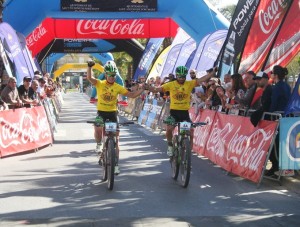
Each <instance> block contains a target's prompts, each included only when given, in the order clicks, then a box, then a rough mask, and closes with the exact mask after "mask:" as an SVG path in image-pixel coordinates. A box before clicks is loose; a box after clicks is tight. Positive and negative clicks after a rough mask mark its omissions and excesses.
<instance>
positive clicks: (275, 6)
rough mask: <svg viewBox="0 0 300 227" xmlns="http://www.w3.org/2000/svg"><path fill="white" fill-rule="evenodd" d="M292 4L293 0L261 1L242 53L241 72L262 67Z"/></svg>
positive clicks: (257, 69)
mask: <svg viewBox="0 0 300 227" xmlns="http://www.w3.org/2000/svg"><path fill="white" fill-rule="evenodd" d="M290 4H291V0H284V1H261V3H260V4H259V6H258V9H257V11H256V14H255V18H256V19H255V20H254V21H253V23H252V26H251V29H250V32H249V35H248V38H247V42H246V45H245V47H244V51H243V53H242V58H241V62H240V63H241V64H240V67H239V72H241V73H245V72H247V71H249V70H252V71H254V72H258V71H259V70H261V69H262V67H263V64H264V62H265V60H266V58H267V56H268V53H269V51H270V49H271V47H272V44H273V42H274V40H275V39H276V36H277V34H278V31H279V29H280V26H281V24H282V22H283V19H284V17H285V14H286V13H287V11H288V9H289V7H290Z"/></svg>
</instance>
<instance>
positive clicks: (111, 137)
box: [87, 121, 134, 190]
mask: <svg viewBox="0 0 300 227" xmlns="http://www.w3.org/2000/svg"><path fill="white" fill-rule="evenodd" d="M87 123H92V124H94V126H96V127H102V126H103V125H99V124H98V123H96V121H87ZM133 123H134V122H123V123H119V125H123V126H126V125H129V124H133ZM116 134H117V123H116V122H109V121H106V122H104V128H103V135H102V141H104V143H103V149H102V153H101V155H100V159H99V164H100V165H101V166H102V181H103V182H104V181H107V188H108V189H109V190H113V187H114V179H115V166H116V165H118V161H119V157H118V155H117V154H116V144H117V141H116V140H117V137H116Z"/></svg>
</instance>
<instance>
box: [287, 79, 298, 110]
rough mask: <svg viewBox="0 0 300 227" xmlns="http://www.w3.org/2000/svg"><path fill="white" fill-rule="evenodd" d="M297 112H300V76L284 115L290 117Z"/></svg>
mask: <svg viewBox="0 0 300 227" xmlns="http://www.w3.org/2000/svg"><path fill="white" fill-rule="evenodd" d="M296 112H297V113H299V112H300V74H299V75H298V80H297V83H296V85H295V87H294V90H293V92H292V95H291V97H290V99H289V102H288V104H287V106H286V108H285V111H284V114H285V115H288V114H290V113H296Z"/></svg>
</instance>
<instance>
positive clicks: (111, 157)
mask: <svg viewBox="0 0 300 227" xmlns="http://www.w3.org/2000/svg"><path fill="white" fill-rule="evenodd" d="M115 161H116V149H115V143H114V140H113V139H108V141H107V163H106V164H107V188H108V189H109V190H112V189H113V187H114V179H115V164H116V163H115Z"/></svg>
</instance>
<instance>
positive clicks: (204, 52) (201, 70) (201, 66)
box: [191, 30, 227, 77]
mask: <svg viewBox="0 0 300 227" xmlns="http://www.w3.org/2000/svg"><path fill="white" fill-rule="evenodd" d="M226 35H227V30H218V31H216V32H214V33H213V34H210V35H209V36H207V37H205V38H204V42H202V41H201V42H200V44H199V47H201V49H200V48H197V51H199V52H200V53H199V54H198V53H196V56H197V57H196V58H195V62H194V61H193V63H192V65H191V68H194V69H196V70H197V76H198V77H202V76H204V75H206V70H207V69H210V68H212V67H213V65H214V62H215V61H216V59H217V57H218V54H219V52H220V50H221V48H222V46H223V44H224V41H225V39H226ZM200 45H201V46H200Z"/></svg>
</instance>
